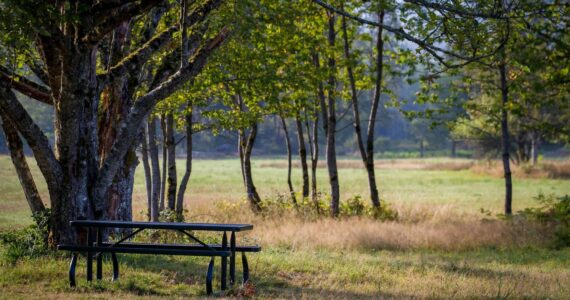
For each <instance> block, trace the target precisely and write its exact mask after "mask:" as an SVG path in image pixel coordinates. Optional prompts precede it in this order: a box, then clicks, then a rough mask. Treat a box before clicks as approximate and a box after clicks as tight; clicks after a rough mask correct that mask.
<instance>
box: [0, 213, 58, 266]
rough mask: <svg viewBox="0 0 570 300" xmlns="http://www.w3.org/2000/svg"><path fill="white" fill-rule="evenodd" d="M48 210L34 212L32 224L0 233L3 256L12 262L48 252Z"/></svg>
mask: <svg viewBox="0 0 570 300" xmlns="http://www.w3.org/2000/svg"><path fill="white" fill-rule="evenodd" d="M49 216H50V210H49V209H46V210H45V211H44V212H42V213H38V214H34V215H33V216H32V217H33V218H34V221H35V222H34V223H35V224H33V225H30V226H28V227H26V228H24V229H20V230H13V231H9V232H5V233H1V234H0V243H1V244H2V245H3V246H4V253H3V258H4V260H5V261H7V262H8V263H11V264H14V263H16V262H17V261H18V260H20V259H22V258H34V257H39V256H43V255H46V254H49V253H50V250H49V248H48V244H47V241H48V235H49Z"/></svg>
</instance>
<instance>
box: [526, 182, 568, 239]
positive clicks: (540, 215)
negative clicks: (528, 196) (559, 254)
mask: <svg viewBox="0 0 570 300" xmlns="http://www.w3.org/2000/svg"><path fill="white" fill-rule="evenodd" d="M535 199H536V200H537V201H538V202H539V203H540V206H538V207H534V208H526V209H525V210H523V211H521V212H519V214H520V215H522V216H524V217H525V218H527V219H529V220H532V221H535V222H539V223H542V224H546V225H550V226H552V228H553V229H554V237H555V239H554V241H553V244H552V246H553V247H554V248H563V247H569V246H570V196H569V195H564V196H559V197H557V196H555V195H554V194H550V195H544V194H542V193H541V194H539V195H538V196H537V197H536V198H535Z"/></svg>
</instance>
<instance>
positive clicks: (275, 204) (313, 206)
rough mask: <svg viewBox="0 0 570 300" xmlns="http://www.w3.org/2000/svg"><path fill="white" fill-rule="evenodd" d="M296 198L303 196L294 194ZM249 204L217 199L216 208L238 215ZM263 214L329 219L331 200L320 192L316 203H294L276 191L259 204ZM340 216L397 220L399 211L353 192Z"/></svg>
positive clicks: (227, 213) (303, 200) (342, 204)
mask: <svg viewBox="0 0 570 300" xmlns="http://www.w3.org/2000/svg"><path fill="white" fill-rule="evenodd" d="M297 198H298V199H300V198H302V197H301V195H297ZM246 205H248V203H247V202H246V201H239V202H236V201H220V202H216V204H215V207H216V210H217V211H219V212H220V213H221V214H222V215H228V216H231V215H235V214H238V213H239V212H240V211H241V210H242V209H243V208H244V206H246ZM261 205H262V208H263V210H262V212H261V214H262V217H264V218H269V219H271V218H273V217H276V216H283V215H286V214H293V215H295V216H296V217H300V218H302V219H305V220H317V219H324V218H328V217H329V216H330V215H329V214H328V212H329V208H330V207H329V205H330V199H329V196H328V195H324V194H319V197H318V200H317V201H316V202H315V201H313V200H311V199H309V198H304V199H302V200H300V201H297V204H296V205H295V204H293V202H292V201H291V199H290V198H289V196H288V195H287V194H277V195H276V196H275V197H271V198H265V199H263V201H262V203H261ZM339 215H340V217H341V218H348V217H364V218H371V219H374V220H380V221H395V220H397V219H398V212H397V211H396V210H395V209H394V208H393V207H392V205H391V204H389V203H387V202H386V201H381V205H380V207H378V208H375V207H374V206H372V205H370V204H368V203H367V202H365V201H364V200H363V199H362V196H360V195H356V196H354V197H351V198H348V199H347V200H345V201H341V203H340V214H339Z"/></svg>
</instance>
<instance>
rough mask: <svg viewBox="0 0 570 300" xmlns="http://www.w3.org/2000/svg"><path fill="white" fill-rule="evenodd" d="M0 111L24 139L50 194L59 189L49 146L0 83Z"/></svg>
mask: <svg viewBox="0 0 570 300" xmlns="http://www.w3.org/2000/svg"><path fill="white" fill-rule="evenodd" d="M0 110H1V111H2V115H6V116H8V117H9V118H10V120H12V122H13V124H14V126H15V127H16V129H18V131H19V132H20V134H22V136H23V137H24V139H25V140H26V142H28V145H30V148H32V151H33V152H34V157H35V158H36V161H37V163H38V167H39V168H40V171H41V172H42V174H43V175H44V178H45V180H46V183H47V185H48V188H49V189H50V194H51V195H52V196H53V195H54V192H55V191H57V189H59V186H60V180H61V178H62V170H61V165H60V164H59V162H58V161H57V159H56V158H55V155H54V153H53V151H52V148H51V145H50V143H49V141H48V139H47V137H46V136H45V134H44V133H43V131H42V130H41V129H40V127H39V126H38V125H36V123H34V121H33V120H32V118H31V117H30V115H29V114H28V112H27V111H26V110H25V109H24V107H23V106H22V104H20V102H19V101H18V99H16V95H14V93H13V92H12V90H11V89H10V87H9V86H8V85H6V84H5V83H4V82H1V81H0Z"/></svg>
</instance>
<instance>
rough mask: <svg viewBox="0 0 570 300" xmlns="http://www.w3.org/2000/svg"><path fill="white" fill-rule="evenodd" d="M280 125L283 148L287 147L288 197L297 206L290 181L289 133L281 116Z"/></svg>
mask: <svg viewBox="0 0 570 300" xmlns="http://www.w3.org/2000/svg"><path fill="white" fill-rule="evenodd" d="M279 118H280V119H281V125H283V133H285V146H286V147H287V185H288V186H289V195H290V196H291V201H293V204H294V205H295V206H297V198H296V197H295V189H293V182H292V181H291V139H290V138H289V131H288V130H287V123H286V122H285V118H283V116H279Z"/></svg>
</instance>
